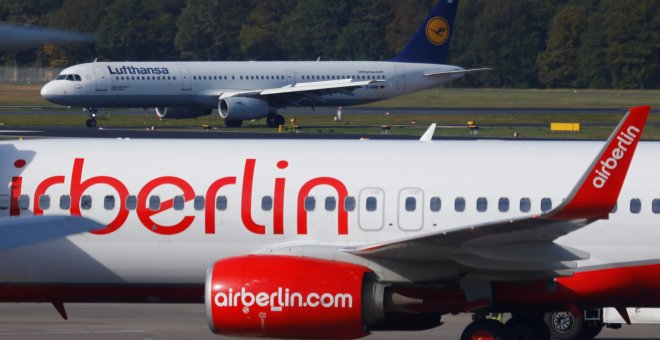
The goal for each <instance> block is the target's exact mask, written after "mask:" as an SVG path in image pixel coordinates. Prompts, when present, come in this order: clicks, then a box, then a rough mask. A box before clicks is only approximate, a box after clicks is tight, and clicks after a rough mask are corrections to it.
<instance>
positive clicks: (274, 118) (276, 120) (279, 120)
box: [266, 114, 284, 128]
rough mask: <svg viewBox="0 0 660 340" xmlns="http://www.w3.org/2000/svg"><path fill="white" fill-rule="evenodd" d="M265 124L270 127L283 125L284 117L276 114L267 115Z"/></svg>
mask: <svg viewBox="0 0 660 340" xmlns="http://www.w3.org/2000/svg"><path fill="white" fill-rule="evenodd" d="M266 125H267V126H268V127H271V128H276V127H279V126H280V125H284V117H283V116H282V115H278V114H273V115H268V117H266Z"/></svg>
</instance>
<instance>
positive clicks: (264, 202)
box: [261, 196, 273, 211]
mask: <svg viewBox="0 0 660 340" xmlns="http://www.w3.org/2000/svg"><path fill="white" fill-rule="evenodd" d="M271 209H273V198H272V197H270V196H264V197H262V198H261V210H263V211H270V210H271Z"/></svg>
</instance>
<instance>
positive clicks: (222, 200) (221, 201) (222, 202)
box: [215, 196, 227, 210]
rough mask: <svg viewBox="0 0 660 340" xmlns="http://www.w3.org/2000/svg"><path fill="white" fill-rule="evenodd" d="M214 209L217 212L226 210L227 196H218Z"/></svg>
mask: <svg viewBox="0 0 660 340" xmlns="http://www.w3.org/2000/svg"><path fill="white" fill-rule="evenodd" d="M215 208H216V209H218V210H227V196H218V198H216V199H215Z"/></svg>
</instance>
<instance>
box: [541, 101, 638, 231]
mask: <svg viewBox="0 0 660 340" xmlns="http://www.w3.org/2000/svg"><path fill="white" fill-rule="evenodd" d="M650 110H651V107H649V106H640V107H635V108H632V109H630V110H629V111H628V113H627V114H626V116H625V117H623V120H622V121H621V123H619V126H618V127H617V128H616V129H615V130H614V132H613V133H612V135H611V136H610V138H609V139H608V140H607V143H606V144H605V146H604V147H603V149H602V150H601V151H600V153H599V154H598V156H597V157H596V159H595V160H594V162H593V163H591V166H590V167H589V169H588V170H587V171H586V172H585V173H584V175H582V179H580V181H579V182H578V184H577V185H576V186H575V188H574V189H573V191H572V192H571V194H570V195H569V196H568V198H567V199H566V201H564V203H563V204H562V205H560V206H559V207H557V209H555V210H553V211H552V212H550V213H549V214H548V215H549V216H548V218H551V219H558V220H563V219H575V218H587V219H591V218H607V216H608V214H609V213H610V211H612V208H614V206H615V205H616V201H617V199H618V198H619V193H620V192H621V187H622V186H623V182H624V180H625V179H626V174H627V173H628V168H629V167H630V163H631V161H632V158H633V155H634V154H635V149H636V148H637V143H638V142H639V139H640V138H641V136H642V132H643V131H644V124H645V123H646V119H647V118H648V115H649V111H650Z"/></svg>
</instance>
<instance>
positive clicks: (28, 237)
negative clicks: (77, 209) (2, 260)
mask: <svg viewBox="0 0 660 340" xmlns="http://www.w3.org/2000/svg"><path fill="white" fill-rule="evenodd" d="M102 228H105V226H104V225H102V224H100V223H98V222H95V221H93V220H91V219H88V218H84V217H79V216H20V217H7V218H2V219H0V251H4V250H8V249H12V248H17V247H21V246H26V245H30V244H34V243H39V242H45V241H49V240H54V239H57V238H62V237H66V236H69V235H73V234H79V233H84V232H88V231H93V230H98V229H102Z"/></svg>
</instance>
